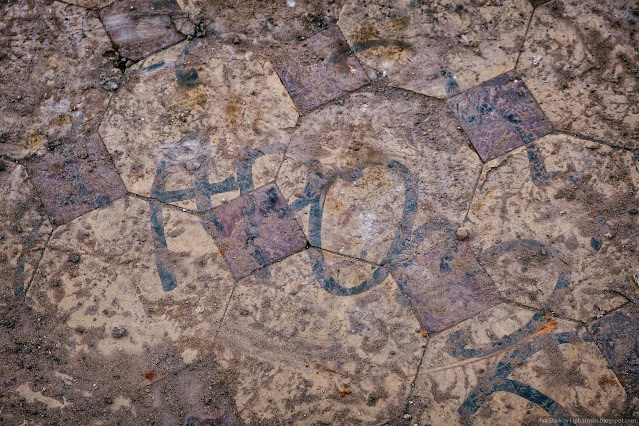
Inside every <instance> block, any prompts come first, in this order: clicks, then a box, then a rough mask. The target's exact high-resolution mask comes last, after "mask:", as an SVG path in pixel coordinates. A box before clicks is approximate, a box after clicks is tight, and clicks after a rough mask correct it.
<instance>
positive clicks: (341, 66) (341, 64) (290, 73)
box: [275, 26, 369, 110]
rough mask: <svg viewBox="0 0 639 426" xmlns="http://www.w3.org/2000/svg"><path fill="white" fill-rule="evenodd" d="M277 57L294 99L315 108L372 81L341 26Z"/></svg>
mask: <svg viewBox="0 0 639 426" xmlns="http://www.w3.org/2000/svg"><path fill="white" fill-rule="evenodd" d="M296 47H297V48H294V49H289V50H286V51H284V53H282V54H280V55H279V56H278V57H277V58H276V59H275V64H276V65H275V68H276V70H277V73H278V75H279V76H280V79H281V80H282V82H283V83H284V86H285V87H286V89H287V90H288V92H289V94H290V95H291V97H292V98H293V101H295V103H296V104H297V105H298V106H299V108H300V109H302V110H311V109H313V108H315V107H317V106H319V105H322V104H323V103H326V102H328V101H330V100H333V99H335V98H337V97H339V96H342V95H345V94H346V93H348V92H351V91H353V90H356V89H359V88H360V87H362V86H364V85H366V84H368V82H369V80H368V77H367V76H366V72H365V71H364V70H363V69H362V66H361V65H360V64H359V61H358V60H357V58H356V57H355V55H353V52H352V51H351V48H350V46H349V45H348V43H347V42H346V40H345V39H344V36H343V35H342V33H341V32H340V30H339V28H337V27H335V26H331V27H330V28H328V29H326V30H325V31H322V32H320V33H318V34H316V35H314V36H313V37H311V38H309V39H308V40H305V41H302V42H300V44H299V45H297V46H296Z"/></svg>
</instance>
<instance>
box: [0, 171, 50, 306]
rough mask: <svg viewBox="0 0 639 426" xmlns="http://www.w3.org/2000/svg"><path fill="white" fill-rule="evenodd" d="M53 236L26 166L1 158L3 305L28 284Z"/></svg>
mask: <svg viewBox="0 0 639 426" xmlns="http://www.w3.org/2000/svg"><path fill="white" fill-rule="evenodd" d="M50 233H51V225H50V224H49V220H48V219H47V217H46V215H45V214H44V208H43V207H42V205H41V203H40V201H39V200H38V199H37V198H36V197H35V195H34V192H33V187H32V186H31V182H30V181H29V179H28V177H27V173H26V171H25V170H24V167H23V166H21V165H16V164H14V163H12V162H9V161H4V160H2V159H0V276H2V278H1V279H0V306H2V307H5V306H6V305H7V304H11V303H10V302H11V300H12V299H13V298H14V296H19V295H20V294H22V292H23V291H24V289H25V288H26V287H27V286H28V285H29V283H30V282H31V277H32V275H33V272H34V270H35V268H36V267H37V266H38V262H39V261H40V258H41V257H42V252H43V251H44V246H45V244H46V242H47V239H48V238H49V234H50Z"/></svg>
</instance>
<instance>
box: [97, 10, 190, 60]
mask: <svg viewBox="0 0 639 426" xmlns="http://www.w3.org/2000/svg"><path fill="white" fill-rule="evenodd" d="M174 14H177V15H181V13H180V6H179V5H178V3H177V1H175V0H155V1H149V0H145V1H131V0H120V1H117V2H114V3H113V4H111V5H110V6H109V7H105V8H103V9H100V17H101V18H102V22H104V27H105V28H106V30H107V32H108V33H109V35H110V36H111V39H112V40H113V43H115V45H116V46H117V47H118V50H119V52H120V54H121V55H122V56H124V57H126V58H128V59H131V60H134V61H137V60H139V59H142V58H144V57H146V56H148V55H150V54H151V53H154V52H157V51H159V50H161V49H164V48H165V47H168V46H171V45H173V44H175V43H178V42H180V41H182V40H184V38H185V36H184V35H183V34H180V33H179V32H178V29H177V28H176V25H175V22H174V21H173V17H174V16H173V15H174Z"/></svg>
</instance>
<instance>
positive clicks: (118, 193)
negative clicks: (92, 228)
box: [27, 133, 126, 224]
mask: <svg viewBox="0 0 639 426" xmlns="http://www.w3.org/2000/svg"><path fill="white" fill-rule="evenodd" d="M27 167H28V169H29V173H30V175H31V177H32V180H33V185H34V187H35V189H36V193H37V194H38V195H39V196H40V197H41V199H42V201H43V203H44V205H45V207H46V210H47V213H48V214H49V217H50V218H51V220H52V221H53V222H54V223H55V224H62V223H67V222H69V221H70V220H72V219H74V218H76V217H78V216H81V215H83V214H84V213H86V212H89V211H91V210H93V209H95V208H97V207H101V206H103V205H105V204H106V203H108V202H110V201H113V200H115V199H117V198H120V197H122V196H124V194H125V193H126V188H125V187H124V185H123V184H122V180H121V179H120V176H119V175H118V173H117V171H116V170H115V167H114V166H113V164H112V163H111V157H110V156H109V153H108V152H107V150H106V148H105V147H104V144H103V143H102V141H101V140H100V138H99V136H98V135H97V133H95V134H93V135H91V136H90V137H86V138H74V139H66V140H63V141H61V142H60V144H59V145H55V146H51V148H50V150H49V152H46V153H44V154H43V155H42V156H41V157H38V158H35V159H34V160H33V161H31V162H29V163H27Z"/></svg>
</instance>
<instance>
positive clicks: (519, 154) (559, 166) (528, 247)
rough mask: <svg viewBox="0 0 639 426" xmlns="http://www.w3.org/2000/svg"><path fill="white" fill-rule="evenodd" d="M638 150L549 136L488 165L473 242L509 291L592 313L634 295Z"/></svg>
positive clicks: (472, 223)
mask: <svg viewBox="0 0 639 426" xmlns="http://www.w3.org/2000/svg"><path fill="white" fill-rule="evenodd" d="M637 188H639V171H638V170H637V166H636V161H635V159H634V158H633V155H632V154H631V153H629V152H627V151H621V150H614V149H612V148H610V147H607V146H605V145H600V144H596V143H592V142H588V141H585V140H581V139H577V138H574V137H570V136H564V135H549V136H545V137H543V138H541V139H539V140H538V141H537V142H535V143H533V144H529V145H527V146H525V147H521V148H518V149H517V150H515V151H513V152H512V153H510V154H508V155H506V156H504V157H501V158H500V159H496V160H493V161H491V162H489V163H487V164H486V165H485V166H484V171H483V174H482V177H481V178H480V183H479V186H478V190H477V193H476V195H475V198H474V199H473V203H472V205H471V208H470V212H469V215H468V225H469V228H470V230H471V236H472V240H471V244H472V246H473V248H474V249H475V250H476V252H477V253H478V254H479V255H480V262H481V263H482V265H483V266H484V267H485V268H486V270H487V272H488V274H489V275H490V276H491V278H492V279H493V281H494V282H495V285H496V286H497V288H498V290H499V291H500V292H501V294H502V295H503V297H506V298H508V299H510V300H514V301H517V302H519V303H522V304H524V305H528V306H533V307H535V308H539V309H550V310H555V311H557V312H560V313H562V314H564V315H566V316H568V317H571V318H574V319H578V320H582V321H589V320H590V319H594V317H596V316H597V315H600V314H605V313H607V312H610V311H611V310H614V309H615V308H617V307H619V306H621V305H622V304H625V303H626V302H627V301H628V300H637V298H638V297H639V289H638V288H637V286H636V284H635V283H634V282H633V281H632V274H633V273H634V271H635V270H636V268H637V265H638V264H639V254H638V253H637V252H636V250H635V249H634V243H633V242H634V241H636V239H637V238H638V235H637V230H638V229H639V227H638V225H639V224H638V222H637V220H638V218H637V215H634V214H631V211H632V209H633V208H636V206H637V204H639V199H638V198H637Z"/></svg>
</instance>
